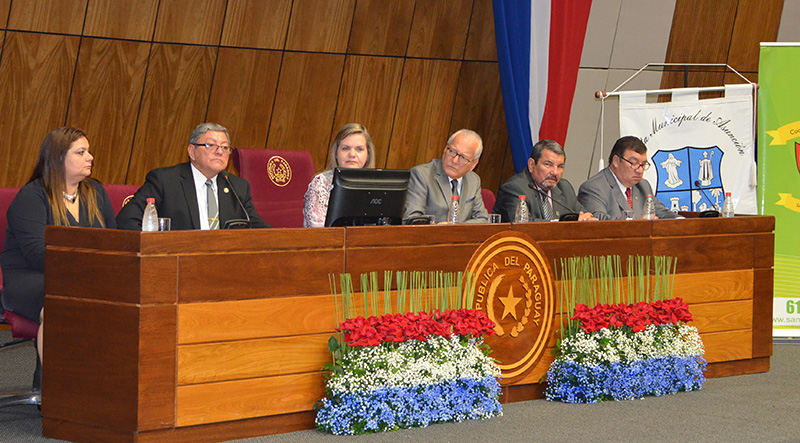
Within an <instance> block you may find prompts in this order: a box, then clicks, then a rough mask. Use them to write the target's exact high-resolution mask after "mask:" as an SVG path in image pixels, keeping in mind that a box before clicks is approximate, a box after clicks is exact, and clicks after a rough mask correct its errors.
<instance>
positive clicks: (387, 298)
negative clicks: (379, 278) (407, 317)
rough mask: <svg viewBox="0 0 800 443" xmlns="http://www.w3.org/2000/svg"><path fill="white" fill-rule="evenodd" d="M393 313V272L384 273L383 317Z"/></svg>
mask: <svg viewBox="0 0 800 443" xmlns="http://www.w3.org/2000/svg"><path fill="white" fill-rule="evenodd" d="M391 313H392V271H383V315H386V314H391Z"/></svg>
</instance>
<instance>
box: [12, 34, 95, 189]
mask: <svg viewBox="0 0 800 443" xmlns="http://www.w3.org/2000/svg"><path fill="white" fill-rule="evenodd" d="M78 41H79V37H70V36H66V35H49V34H34V33H19V32H7V33H6V38H5V46H4V50H3V59H2V62H0V109H2V112H0V131H2V133H3V134H7V135H8V136H9V137H10V138H11V139H12V140H14V143H13V144H5V145H4V146H2V147H0V156H1V157H2V158H5V159H10V158H14V159H15V161H13V162H12V161H4V162H2V165H0V177H2V179H0V180H2V186H22V185H23V184H25V182H27V180H28V178H29V177H30V174H31V171H32V170H33V167H34V165H35V164H36V158H37V155H38V152H39V146H40V145H41V143H42V139H43V138H44V136H45V134H47V133H48V132H50V130H52V129H53V128H57V127H59V126H62V125H63V124H64V118H65V116H66V115H67V104H68V102H69V93H70V85H71V84H72V75H73V72H74V67H75V62H76V60H77V56H78V44H79V43H78Z"/></svg>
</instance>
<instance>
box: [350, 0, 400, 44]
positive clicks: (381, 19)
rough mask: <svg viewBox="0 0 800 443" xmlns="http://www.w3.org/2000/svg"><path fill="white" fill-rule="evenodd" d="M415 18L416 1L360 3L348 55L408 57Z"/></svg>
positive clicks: (393, 0)
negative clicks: (412, 24)
mask: <svg viewBox="0 0 800 443" xmlns="http://www.w3.org/2000/svg"><path fill="white" fill-rule="evenodd" d="M413 17H414V2H410V1H408V0H360V1H359V2H357V3H356V10H355V14H354V16H353V27H352V31H351V33H350V43H349V47H348V49H347V52H349V53H352V54H373V55H394V56H403V55H405V53H406V48H407V47H408V36H409V33H410V32H411V21H412V19H413Z"/></svg>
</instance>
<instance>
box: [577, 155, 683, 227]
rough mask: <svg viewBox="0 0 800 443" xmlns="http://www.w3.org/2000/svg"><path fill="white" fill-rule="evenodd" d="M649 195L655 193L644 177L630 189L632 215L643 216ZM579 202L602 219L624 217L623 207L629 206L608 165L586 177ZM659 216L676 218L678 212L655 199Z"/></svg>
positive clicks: (580, 191)
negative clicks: (587, 178)
mask: <svg viewBox="0 0 800 443" xmlns="http://www.w3.org/2000/svg"><path fill="white" fill-rule="evenodd" d="M648 195H654V194H653V189H652V188H651V187H650V183H649V182H648V181H647V180H646V179H642V180H641V181H640V182H639V183H637V184H636V185H635V186H634V187H632V188H631V200H632V201H633V218H634V219H640V218H642V213H643V212H644V203H645V200H646V199H647V196H648ZM578 201H580V202H581V204H582V205H583V206H584V207H585V208H586V210H588V211H589V212H591V213H592V214H593V215H594V216H595V217H597V218H598V219H600V220H624V218H625V216H624V214H623V213H622V210H623V209H629V208H630V206H628V199H627V198H625V194H624V193H623V192H622V191H621V190H620V189H619V185H617V179H616V178H614V173H612V172H611V170H610V169H609V168H608V167H606V168H605V169H603V170H602V171H600V172H598V173H597V174H595V175H593V176H592V177H591V178H590V179H589V180H586V181H585V182H584V183H583V184H582V185H581V187H580V189H579V190H578ZM655 207H656V216H658V218H675V217H677V216H678V214H676V213H674V212H672V211H670V210H669V209H667V207H666V206H664V204H663V203H661V201H660V200H659V199H657V198H655Z"/></svg>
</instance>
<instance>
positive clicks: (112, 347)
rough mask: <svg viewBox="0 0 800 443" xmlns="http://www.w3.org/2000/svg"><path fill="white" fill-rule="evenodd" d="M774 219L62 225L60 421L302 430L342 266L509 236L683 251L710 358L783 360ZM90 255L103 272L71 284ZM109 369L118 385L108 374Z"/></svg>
mask: <svg viewBox="0 0 800 443" xmlns="http://www.w3.org/2000/svg"><path fill="white" fill-rule="evenodd" d="M773 228H774V220H772V219H771V218H769V217H737V218H735V219H733V220H730V219H727V220H722V219H717V220H699V219H698V220H676V221H672V220H662V221H656V222H649V221H634V222H599V223H578V222H569V223H529V224H522V225H512V224H500V225H472V226H467V225H460V226H437V227H421V226H396V227H395V226H393V227H371V228H369V227H364V228H330V229H305V230H300V229H271V230H258V231H246V232H235V233H234V232H222V231H220V232H179V231H173V232H168V233H157V234H142V233H135V232H119V231H102V230H92V229H77V230H76V228H48V242H49V246H48V252H47V254H48V255H47V259H48V271H47V272H48V274H47V276H46V281H47V286H46V288H47V294H48V297H47V308H48V312H52V313H53V314H52V317H53V318H52V323H51V322H50V320H48V328H45V331H46V332H45V333H46V334H47V336H46V338H45V343H46V347H47V349H46V352H47V353H48V355H50V356H51V357H48V363H49V364H48V365H47V366H46V367H45V377H46V383H45V403H44V407H43V411H42V412H43V416H44V417H45V425H46V426H45V428H46V429H48V426H52V425H53V424H54V423H59V424H61V425H64V426H65V428H66V427H68V426H67V425H66V424H67V423H69V426H71V427H72V429H73V431H72V432H76V431H75V429H78V430H80V429H101V428H102V429H108V430H113V431H114V432H118V433H117V434H115V435H124V434H126V433H129V434H130V435H132V436H134V440H135V439H136V438H135V436H136V435H138V434H139V433H143V432H150V434H149V435H151V436H153V438H156V439H158V437H157V436H159V435H161V436H164V438H167V436H168V438H169V439H174V438H176V435H177V434H175V432H176V431H177V430H179V429H185V430H186V432H187V434H186V435H189V434H192V433H191V432H190V431H191V430H192V429H200V428H197V427H193V425H203V426H217V427H215V428H213V429H220V430H223V429H231V428H229V423H231V422H232V421H234V422H235V421H238V420H243V419H247V418H251V420H252V419H259V418H263V417H267V416H273V415H275V416H284V415H285V414H288V415H285V417H286V420H283V419H280V420H279V422H286V423H295V421H292V419H291V418H290V417H293V416H294V415H292V413H301V414H307V412H305V411H309V410H310V409H311V406H312V404H313V402H314V401H315V400H318V399H319V398H321V397H322V395H323V392H324V382H323V378H322V374H321V372H320V367H321V366H322V365H323V364H324V363H325V362H327V361H330V354H329V353H328V351H327V348H326V346H325V343H326V341H327V338H328V337H329V336H330V334H331V333H332V332H333V329H334V328H335V326H336V325H335V313H334V307H333V299H332V297H331V295H330V288H329V280H328V276H329V274H334V275H338V274H340V273H342V272H350V273H351V274H352V275H353V280H354V283H355V284H356V286H357V285H358V284H359V274H360V273H362V272H369V271H379V278H380V279H382V278H383V272H382V271H384V270H422V271H433V270H437V271H439V270H441V271H446V272H456V271H463V270H464V268H465V267H466V264H467V263H468V261H469V259H470V257H471V255H472V253H474V251H475V250H476V249H477V247H478V246H479V245H480V244H481V243H482V242H483V241H485V240H486V239H487V238H489V237H490V236H491V235H493V234H495V233H498V232H502V231H505V230H518V231H520V232H522V233H525V234H527V235H529V236H531V237H533V238H534V239H535V240H536V241H537V242H538V243H539V245H540V246H541V247H542V249H543V250H544V251H545V253H546V254H547V257H548V259H549V260H550V262H551V264H552V263H558V260H560V259H561V258H565V257H571V256H576V255H578V256H583V255H620V256H622V258H623V261H625V260H627V256H628V255H637V254H640V255H659V254H664V255H676V256H678V274H677V276H676V278H675V296H679V297H683V298H684V299H685V300H686V301H687V303H689V304H690V309H691V310H692V312H693V313H694V315H695V326H697V327H698V329H699V330H700V333H701V335H702V337H703V340H704V341H705V344H706V348H707V355H706V357H707V358H708V360H709V361H710V362H732V361H749V359H752V358H754V357H768V356H769V355H770V354H771V340H767V336H769V337H770V338H771V296H772V269H771V266H772V260H771V256H770V254H771V251H772V247H773V246H772V244H771V240H772V238H773V237H772V234H771V230H772V229H773ZM87 244H88V245H90V246H91V247H86V245H87ZM78 261H79V262H80V263H81V264H82V266H85V269H86V270H87V271H90V272H91V273H92V274H93V275H96V276H97V277H96V278H95V279H65V278H61V277H62V273H61V272H59V271H61V270H63V269H68V268H69V267H70V266H71V265H74V263H76V262H78ZM557 266H558V265H557V264H556V267H557ZM382 286H383V285H382V283H381V287H382ZM356 290H358V288H356ZM766 302H769V304H766ZM359 312H360V311H359ZM558 315H559V314H558V313H556V316H558ZM48 318H49V319H50V317H48ZM559 324H560V323H559V322H558V321H556V323H555V325H556V327H557V326H558V325H559ZM554 344H555V341H554V338H552V339H551V340H550V343H548V349H547V350H546V351H545V353H544V357H543V358H542V360H541V361H540V362H539V363H538V364H537V365H536V366H535V367H534V368H533V369H532V371H531V372H530V373H528V375H527V376H526V377H525V378H524V379H523V380H520V381H519V382H517V385H516V386H511V387H510V388H509V389H511V390H509V389H506V391H505V392H506V394H507V395H506V396H505V399H506V400H514V399H516V400H520V399H525V398H528V397H529V396H530V395H534V394H536V393H537V392H538V393H540V392H541V387H539V386H538V385H533V384H537V383H538V382H539V380H540V378H541V376H542V375H544V373H545V372H546V370H547V368H548V367H549V364H550V362H551V361H552V355H551V354H550V352H549V350H550V349H552V346H553V345H554ZM106 373H108V374H112V375H111V376H112V377H113V378H112V379H113V380H114V383H113V386H106V385H104V384H102V383H100V384H98V383H97V381H98V377H97V374H106ZM302 417H304V418H303V419H302V420H300V422H303V423H306V422H307V417H306V415H302ZM213 423H216V424H215V425H212V424H213ZM276 423H277V422H276ZM298 423H299V422H298ZM184 427H188V428H184ZM209 429H211V428H209ZM48 432H49V431H48ZM109 432H110V431H109ZM224 432H227V431H224ZM120 433H121V434H120ZM264 433H268V432H266V431H265V432H264ZM46 435H53V436H58V435H57V434H52V433H46ZM70 435H74V434H70ZM98 435H99V434H98ZM142 435H144V434H142ZM181 435H183V434H181ZM192 435H195V434H192ZM213 435H217V434H213ZM226 435H227V434H226ZM236 435H241V434H236Z"/></svg>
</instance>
